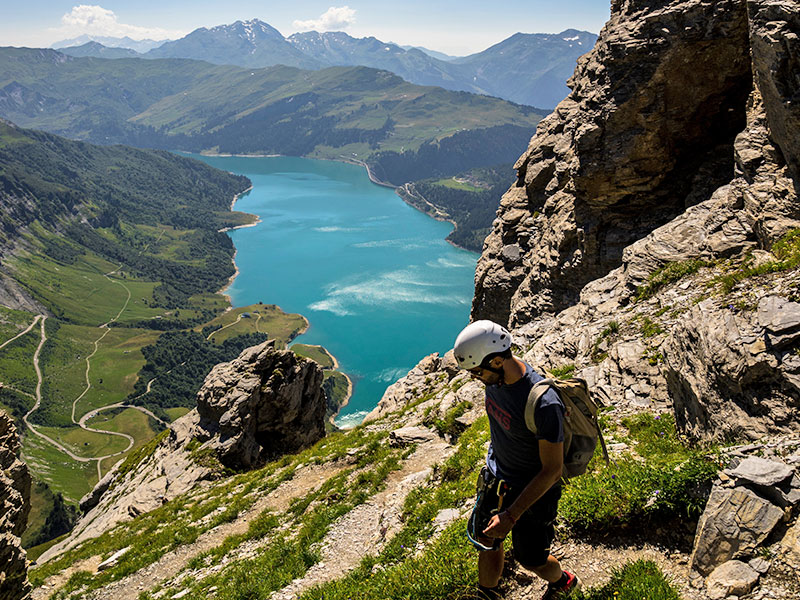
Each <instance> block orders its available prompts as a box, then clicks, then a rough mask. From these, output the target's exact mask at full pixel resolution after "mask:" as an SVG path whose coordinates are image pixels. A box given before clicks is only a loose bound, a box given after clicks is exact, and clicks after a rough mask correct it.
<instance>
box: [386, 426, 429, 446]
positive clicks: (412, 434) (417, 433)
mask: <svg viewBox="0 0 800 600" xmlns="http://www.w3.org/2000/svg"><path fill="white" fill-rule="evenodd" d="M438 438H439V436H438V435H436V434H435V433H434V432H433V431H431V430H430V429H428V428H427V427H401V428H400V429H395V430H394V431H392V432H391V433H390V434H389V443H390V444H392V445H393V446H408V445H409V444H424V443H425V442H431V441H433V440H435V439H438Z"/></svg>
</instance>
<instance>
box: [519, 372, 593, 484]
mask: <svg viewBox="0 0 800 600" xmlns="http://www.w3.org/2000/svg"><path fill="white" fill-rule="evenodd" d="M550 388H552V389H554V390H555V391H556V392H557V393H558V396H559V398H561V401H562V402H563V403H564V408H565V412H564V473H563V477H564V478H565V479H569V478H570V477H576V476H578V475H583V474H584V473H585V472H586V467H587V466H588V465H589V461H590V460H591V459H592V456H594V451H595V448H597V442H598V440H599V441H600V446H601V448H602V449H603V457H604V458H605V461H606V464H608V462H609V459H608V451H607V450H606V443H605V440H604V439H603V433H602V432H601V431H600V424H599V423H598V421H597V413H598V411H599V410H600V408H601V407H602V406H604V404H603V403H602V402H601V401H600V400H599V399H593V398H592V396H591V394H590V393H589V386H587V385H586V382H585V381H584V380H583V379H578V378H572V379H564V380H562V379H554V378H553V379H542V380H541V381H540V382H538V383H536V384H535V385H534V386H533V387H532V388H531V391H530V392H529V393H528V401H527V403H526V405H525V424H526V425H527V426H528V429H530V430H531V431H532V432H533V433H536V423H535V422H534V420H533V415H534V413H535V412H536V407H537V406H538V405H539V401H540V400H541V398H542V396H543V395H544V393H545V392H546V391H547V390H548V389H550Z"/></svg>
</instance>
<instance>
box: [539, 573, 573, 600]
mask: <svg viewBox="0 0 800 600" xmlns="http://www.w3.org/2000/svg"><path fill="white" fill-rule="evenodd" d="M564 575H566V576H567V583H565V584H564V585H562V586H555V585H553V584H552V583H551V584H550V585H548V586H547V590H546V591H545V593H544V596H542V600H561V599H562V598H569V597H570V596H572V593H573V592H574V591H575V590H578V589H580V587H581V580H580V579H578V577H577V576H576V575H573V574H572V573H570V572H569V571H564Z"/></svg>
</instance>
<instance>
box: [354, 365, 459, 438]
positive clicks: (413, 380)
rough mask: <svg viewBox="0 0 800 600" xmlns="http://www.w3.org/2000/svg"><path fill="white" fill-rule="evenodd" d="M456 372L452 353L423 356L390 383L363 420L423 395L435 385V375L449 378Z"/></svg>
mask: <svg viewBox="0 0 800 600" xmlns="http://www.w3.org/2000/svg"><path fill="white" fill-rule="evenodd" d="M457 372H458V365H457V364H456V361H455V358H454V357H453V353H452V351H451V352H448V353H447V354H446V355H445V356H444V358H442V357H440V356H439V354H438V353H435V354H431V355H429V356H426V357H425V358H423V359H422V360H421V361H419V363H418V364H417V366H415V367H414V368H413V369H411V371H409V372H408V374H407V375H406V376H405V377H403V378H402V379H399V380H398V381H396V382H395V383H393V384H392V385H390V386H389V387H388V388H387V389H386V391H385V392H384V393H383V397H382V398H381V399H380V402H378V405H377V406H376V407H375V408H374V409H373V410H372V411H371V412H370V413H369V414H368V415H367V416H366V417H364V422H365V423H366V422H369V421H374V420H376V419H379V418H381V417H382V416H384V415H386V414H389V413H390V412H394V411H396V410H398V409H400V408H402V407H403V406H405V405H406V404H408V403H409V402H411V401H412V400H415V399H418V398H420V397H421V396H424V395H425V394H426V392H427V391H428V390H431V389H433V388H434V387H435V384H436V383H438V382H437V381H436V378H437V377H441V378H442V379H445V378H446V379H448V380H449V379H451V378H452V377H453V376H454V375H455V374H456V373H457Z"/></svg>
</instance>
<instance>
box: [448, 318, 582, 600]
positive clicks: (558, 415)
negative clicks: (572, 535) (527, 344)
mask: <svg viewBox="0 0 800 600" xmlns="http://www.w3.org/2000/svg"><path fill="white" fill-rule="evenodd" d="M454 353H455V357H456V361H457V362H458V365H459V367H460V368H462V369H465V370H467V371H469V373H470V374H471V375H472V377H473V378H475V379H478V380H480V381H481V382H483V383H484V384H485V385H486V412H487V414H488V415H489V430H490V434H491V444H490V445H489V452H488V454H487V456H486V467H485V469H484V470H483V471H482V472H481V477H482V478H483V481H484V482H485V485H484V486H483V487H484V488H485V492H484V493H483V494H482V497H483V500H484V501H483V502H482V504H483V506H484V508H483V511H482V514H483V515H485V518H484V522H486V520H488V523H486V526H485V527H483V523H481V525H480V527H481V529H479V530H478V531H476V534H477V535H478V536H479V537H478V540H477V541H478V542H479V544H478V545H479V546H481V552H480V554H479V557H478V580H479V594H478V596H479V597H480V598H485V599H487V600H492V599H494V598H498V597H499V593H498V584H499V581H500V576H501V574H502V572H503V561H504V555H503V546H502V539H503V538H505V537H506V535H508V533H509V532H513V536H512V543H513V547H514V556H515V558H516V559H517V561H518V562H519V563H520V564H521V565H522V566H523V567H525V568H526V569H528V570H530V571H533V572H534V573H536V574H537V575H538V576H539V577H541V578H542V579H544V580H545V581H547V582H548V587H547V591H546V593H545V595H544V596H543V597H542V600H552V599H556V598H566V597H568V596H569V595H570V594H572V592H573V591H575V590H576V589H578V587H579V586H580V582H579V580H578V578H577V577H576V576H575V575H573V574H571V573H568V572H567V571H564V570H562V568H561V565H560V564H559V562H558V560H557V559H556V558H555V557H554V556H552V555H551V554H550V544H551V543H552V541H553V538H554V536H555V527H554V522H555V518H556V512H557V510H558V500H559V498H560V496H561V485H560V479H561V471H562V466H563V461H564V428H563V419H564V405H563V403H562V402H561V400H560V398H559V397H558V394H557V393H556V392H555V391H554V390H552V389H550V390H548V391H547V392H546V393H545V394H544V395H543V396H542V398H541V400H540V402H539V404H538V405H537V407H536V412H535V416H534V422H535V424H536V431H537V433H535V434H534V433H533V432H531V431H530V430H529V429H528V428H527V426H526V425H525V405H526V403H527V400H528V392H529V391H530V390H531V388H532V387H533V385H534V384H535V383H536V382H538V381H540V380H541V379H542V377H541V375H538V374H537V373H535V372H534V371H533V369H532V368H531V367H530V366H529V365H528V364H526V363H524V362H523V361H521V360H519V359H518V358H516V357H514V356H513V355H512V354H511V334H510V333H509V332H508V330H507V329H506V328H505V327H502V326H500V325H498V324H497V323H493V322H492V321H476V322H475V323H472V324H471V325H468V326H467V327H466V328H465V329H464V330H463V331H462V332H461V333H460V334H459V335H458V338H457V339H456V343H455V346H454ZM487 471H488V472H487ZM498 504H502V506H500V507H499V508H500V509H499V510H498ZM492 509H494V510H492ZM477 514H478V513H476V515H477ZM476 519H477V520H476V522H480V521H481V519H479V518H476Z"/></svg>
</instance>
